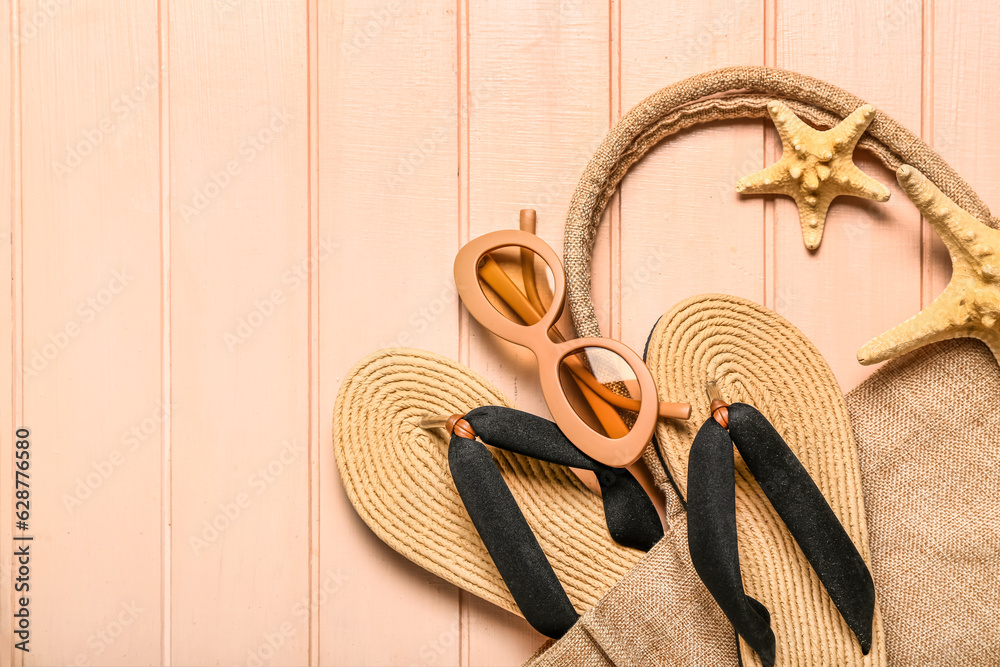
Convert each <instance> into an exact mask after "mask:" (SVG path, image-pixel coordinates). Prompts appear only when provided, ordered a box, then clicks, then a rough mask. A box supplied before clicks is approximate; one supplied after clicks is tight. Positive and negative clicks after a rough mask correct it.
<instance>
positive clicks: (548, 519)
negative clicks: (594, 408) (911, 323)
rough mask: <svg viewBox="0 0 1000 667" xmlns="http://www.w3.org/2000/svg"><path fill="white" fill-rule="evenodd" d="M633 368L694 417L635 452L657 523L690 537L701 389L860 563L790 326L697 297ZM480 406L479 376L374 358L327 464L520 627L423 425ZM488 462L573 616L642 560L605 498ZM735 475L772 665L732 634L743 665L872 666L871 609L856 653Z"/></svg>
mask: <svg viewBox="0 0 1000 667" xmlns="http://www.w3.org/2000/svg"><path fill="white" fill-rule="evenodd" d="M646 362H647V366H648V367H649V369H650V371H651V373H652V375H653V377H654V379H655V381H656V384H657V388H658V392H659V398H660V400H664V401H670V400H688V401H690V402H691V403H692V406H693V410H694V414H693V416H692V419H691V420H688V421H684V422H681V421H672V420H660V422H659V424H658V426H657V430H656V439H655V441H654V442H653V443H652V444H651V445H650V446H649V447H648V448H647V452H646V454H645V458H646V461H647V463H650V464H651V467H652V468H653V469H654V473H655V474H656V476H657V477H658V481H659V482H660V484H661V486H662V487H663V488H664V490H665V491H666V492H667V495H668V498H669V499H670V500H669V505H668V508H667V511H668V521H673V522H674V523H676V524H677V525H687V519H689V518H691V517H689V516H687V514H686V512H687V509H686V507H685V505H686V503H687V501H688V500H689V489H688V473H689V471H688V462H689V456H690V454H691V448H692V443H693V442H694V441H695V438H696V435H697V431H698V429H699V427H701V425H702V424H703V423H705V422H706V420H708V419H710V417H711V410H710V405H709V399H708V397H707V396H706V395H705V383H706V380H710V379H714V380H716V381H717V382H718V384H719V387H720V389H721V392H722V394H723V395H724V396H725V397H726V399H727V400H728V401H729V402H730V403H745V404H749V405H751V406H754V407H755V409H756V410H758V411H759V412H760V413H761V414H762V415H763V417H764V418H766V420H768V421H769V422H770V424H772V425H773V427H774V429H775V430H776V431H777V433H779V434H780V436H781V438H783V439H784V441H785V442H787V444H788V446H789V448H790V450H791V452H792V453H794V456H795V457H796V458H797V460H798V461H799V462H801V465H802V467H803V468H804V470H805V471H806V472H807V473H808V475H809V477H810V478H811V479H812V480H813V481H814V482H815V486H816V488H817V489H818V491H819V493H821V494H822V497H823V498H825V500H826V503H828V505H829V508H830V510H831V511H832V514H833V515H834V517H835V518H836V520H838V521H839V524H840V525H841V526H842V527H843V531H844V533H845V535H846V537H847V538H848V539H849V541H850V544H851V545H853V547H854V548H855V549H856V552H857V553H858V554H859V557H860V558H862V559H864V561H868V560H869V553H868V536H867V530H866V525H865V513H864V505H863V498H862V493H861V477H860V472H859V468H858V461H857V452H856V449H855V445H854V440H853V436H852V432H851V427H850V423H849V421H848V416H847V410H846V407H845V404H844V399H843V396H842V394H841V392H840V389H839V386H838V384H837V381H836V379H835V378H834V376H833V374H832V372H831V371H830V369H829V367H828V366H827V364H826V362H825V361H824V360H823V359H822V357H821V356H820V354H819V352H818V351H817V350H816V348H815V347H814V346H813V345H812V343H810V342H809V341H808V340H807V339H806V338H805V337H804V336H803V335H802V334H801V333H800V332H799V331H798V330H797V329H795V328H794V327H793V326H792V325H791V324H790V323H788V322H787V321H786V320H784V319H783V318H781V317H780V316H778V315H777V314H775V313H773V312H771V311H768V310H766V309H764V308H762V307H761V306H758V305H756V304H754V303H752V302H749V301H746V300H743V299H739V298H735V297H729V296H723V295H706V296H701V297H695V298H692V299H688V300H687V301H684V302H682V303H680V304H678V305H677V306H675V307H674V308H673V309H672V310H671V311H670V312H668V313H667V314H666V315H664V316H663V317H662V318H661V319H660V321H659V322H658V323H657V325H656V326H655V328H654V329H653V331H652V333H651V335H650V339H649V342H648V345H647V352H646ZM482 406H501V407H505V408H513V407H514V406H513V405H512V404H511V403H510V401H509V400H508V399H507V398H506V397H504V396H503V395H502V394H501V393H500V392H499V391H498V390H497V389H496V388H495V387H494V386H493V385H492V384H491V383H490V382H488V381H487V380H486V379H484V378H482V377H481V376H479V375H477V374H476V373H475V372H473V371H471V370H469V369H467V368H464V367H462V366H461V365H459V364H457V363H455V362H453V361H450V360H449V359H447V358H444V357H442V356H439V355H435V354H431V353H427V352H421V351H418V350H410V349H398V348H397V349H390V350H383V351H381V352H378V353H376V354H374V355H372V356H370V357H368V358H366V359H364V360H362V361H361V362H360V363H359V364H358V365H357V366H355V368H354V369H353V370H352V371H351V372H350V373H349V375H348V376H347V378H346V379H345V380H344V382H343V385H342V386H341V389H340V393H339V394H338V398H337V403H336V411H335V419H334V447H335V455H336V459H337V462H338V466H339V468H340V474H341V479H342V481H343V484H344V488H345V489H346V491H347V494H348V496H349V498H350V500H351V502H352V503H353V505H354V507H355V508H356V510H357V511H358V513H359V515H360V516H361V517H362V518H363V519H364V521H365V522H366V523H367V524H368V525H369V526H370V527H371V529H372V530H373V531H374V532H375V533H376V534H377V535H378V536H379V537H380V538H381V539H382V540H383V541H385V542H386V543H387V544H388V545H389V546H391V547H392V548H393V549H395V550H396V551H398V552H399V553H401V554H403V555H404V556H406V557H407V558H409V559H410V560H412V561H414V562H415V563H416V564H418V565H420V566H421V567H423V568H424V569H426V570H428V571H430V572H432V573H434V574H436V575H438V576H440V577H442V578H443V579H445V580H447V581H450V582H451V583H453V584H455V585H457V586H459V587H461V588H463V589H465V590H467V591H469V592H470V593H472V594H474V595H477V596H479V597H481V598H483V599H486V600H489V601H490V602H492V603H494V604H497V605H498V606H500V607H503V608H505V609H507V610H509V611H511V612H513V613H515V614H521V613H522V612H521V610H520V609H519V607H518V604H517V602H516V601H515V599H514V596H512V594H511V592H510V591H509V590H508V586H507V585H506V584H505V583H504V579H503V578H502V577H501V575H500V572H499V570H498V568H497V566H496V565H495V564H494V559H493V558H491V556H490V552H489V551H488V550H487V546H486V545H485V544H484V540H483V538H481V537H480V534H479V532H477V530H476V525H475V524H474V522H473V519H472V518H470V515H469V512H468V511H467V509H466V506H467V504H468V502H467V500H468V499H467V498H466V499H465V501H464V500H463V497H462V495H460V493H459V489H458V488H457V487H456V481H458V480H456V479H455V478H453V475H452V468H451V467H450V465H449V446H450V443H449V440H450V438H449V436H448V434H447V433H446V432H445V431H444V430H441V429H427V428H422V427H421V426H420V422H421V420H422V419H423V418H425V417H427V416H428V415H439V414H466V413H469V412H472V411H473V410H475V409H476V408H481V407H482ZM484 440H486V442H487V443H488V444H493V443H490V441H489V440H488V439H486V438H484ZM491 453H492V457H493V462H494V463H495V465H496V468H497V469H498V470H499V475H500V477H502V480H503V481H504V482H505V483H506V488H507V489H509V494H510V496H512V498H513V500H514V501H515V502H516V504H517V507H518V508H519V509H520V512H521V514H522V515H523V517H524V521H525V522H526V524H527V526H528V527H529V528H530V531H531V533H533V535H534V538H535V539H536V540H537V544H538V546H539V547H540V550H541V552H542V553H544V556H545V558H546V559H547V562H548V564H549V565H550V566H551V570H552V572H553V573H554V576H555V578H556V579H557V580H558V582H559V583H560V584H561V588H562V589H563V590H564V591H565V596H566V598H567V599H568V601H569V604H571V605H572V608H573V610H575V612H576V613H580V614H582V613H585V612H586V611H587V610H588V609H590V608H592V607H593V606H594V605H595V604H596V603H597V601H598V600H599V599H600V598H601V597H602V596H604V595H605V594H606V593H607V592H608V591H609V590H611V588H612V587H614V586H615V585H616V583H618V582H619V581H620V580H622V579H623V578H624V577H626V576H627V575H628V573H629V571H630V570H631V569H632V568H633V567H634V566H635V565H636V564H637V563H638V562H639V560H640V559H642V558H643V556H644V555H645V554H644V551H643V550H641V549H636V548H631V547H628V546H623V545H622V544H619V543H618V542H616V541H615V540H614V539H613V538H612V536H611V535H612V532H611V531H610V530H609V525H610V518H606V517H605V511H604V504H602V498H601V497H600V496H598V495H596V494H594V493H593V492H591V491H590V490H588V489H587V488H586V487H585V486H584V485H583V484H582V483H581V482H580V481H579V479H578V478H577V477H576V476H575V475H573V474H572V473H571V472H570V471H569V469H567V468H566V467H564V466H561V465H557V464H554V463H549V462H545V461H540V460H538V459H536V458H533V457H527V456H523V455H521V454H517V453H513V452H510V451H506V450H504V449H500V448H494V449H493V450H492V452H491ZM733 467H734V480H735V484H734V491H735V498H734V500H735V524H736V532H737V534H738V571H739V573H740V574H741V575H742V586H743V588H744V589H745V594H746V596H747V597H749V598H752V599H753V600H755V601H757V602H758V603H759V604H760V605H762V606H763V607H764V608H766V610H767V612H768V617H769V618H768V624H769V627H770V631H771V632H773V636H774V641H775V645H774V653H773V655H764V656H763V657H762V656H761V655H760V654H758V651H759V650H760V646H759V643H757V642H754V643H747V641H748V640H747V639H746V638H743V637H740V638H739V642H740V647H739V649H740V650H739V655H740V658H741V660H742V662H743V664H744V665H756V664H770V663H773V664H779V665H781V664H808V665H820V664H831V665H833V664H837V665H847V664H865V665H868V664H870V665H879V664H884V662H885V650H884V637H883V631H882V623H881V616H880V613H879V611H878V608H877V605H876V606H875V607H874V611H873V614H874V617H873V619H872V622H871V626H870V631H871V637H870V640H869V641H870V646H869V645H867V642H865V641H859V640H858V637H857V636H856V632H857V628H854V629H853V630H852V627H851V626H849V625H848V622H847V621H845V620H844V616H843V615H842V613H841V611H840V610H838V608H837V605H836V604H835V603H834V601H833V599H832V598H831V596H830V594H829V592H828V591H827V587H826V586H825V585H824V582H823V581H821V579H820V576H819V575H818V574H817V570H816V569H815V568H814V566H813V564H811V563H810V560H809V559H807V557H806V555H805V554H804V553H803V550H802V548H801V547H800V546H799V544H798V543H797V541H796V539H795V537H794V536H793V535H792V533H791V532H790V531H789V528H788V527H786V525H785V522H784V521H783V520H782V517H781V515H779V513H778V511H777V510H776V509H775V508H774V506H773V505H772V504H771V502H770V501H769V499H768V495H767V494H766V493H765V491H764V489H763V488H762V485H764V486H766V484H764V482H763V481H761V482H758V480H757V479H755V477H754V475H753V474H752V473H751V470H750V468H748V465H747V463H746V462H745V461H744V460H743V458H742V456H741V455H740V453H738V452H734V463H733ZM678 534H679V533H678V532H676V531H668V537H667V539H679V538H678V537H677V536H678ZM680 535H681V538H682V539H683V538H686V537H687V534H686V533H680ZM683 548H684V549H685V551H686V550H687V545H686V544H685V545H683ZM813 560H815V558H814V559H813ZM826 583H827V584H828V585H829V584H830V580H829V578H827V581H826ZM521 602H522V606H523V604H524V601H523V599H522V600H521ZM729 636H730V637H732V635H731V634H730V635H729ZM660 640H661V641H663V642H666V643H669V642H674V641H687V639H686V638H677V637H669V636H665V637H662V638H660ZM751 642H753V638H751ZM862 644H866V645H865V646H864V647H863V646H862ZM869 648H870V650H867V651H866V649H869ZM765 653H766V651H765Z"/></svg>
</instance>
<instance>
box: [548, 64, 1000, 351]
mask: <svg viewBox="0 0 1000 667" xmlns="http://www.w3.org/2000/svg"><path fill="white" fill-rule="evenodd" d="M774 99H780V100H781V101H782V102H784V103H785V104H786V105H787V106H788V107H789V108H790V109H791V110H792V111H794V112H795V113H796V114H797V115H798V116H799V117H800V118H802V119H803V120H807V121H809V122H810V123H813V124H815V125H818V126H824V127H833V126H834V125H836V124H837V123H838V122H840V120H841V119H842V118H844V117H846V116H847V115H848V114H850V112H851V111H854V110H855V109H857V108H858V107H859V106H861V105H862V104H865V102H864V100H862V99H861V98H859V97H856V96H854V95H852V94H851V93H848V92H847V91H845V90H843V89H841V88H838V87H837V86H834V85H831V84H829V83H826V82H825V81H821V80H819V79H814V78H812V77H809V76H805V75H802V74H797V73H795V72H790V71H787V70H781V69H774V68H769V67H756V66H740V67H727V68H724V69H718V70H713V71H710V72H706V73H704V74H699V75H697V76H693V77H691V78H689V79H684V80H683V81H679V82H677V83H675V84H672V85H670V86H667V87H666V88H663V89H661V90H659V91H658V92H656V93H653V94H652V95H650V96H649V97H647V98H646V99H645V100H643V101H642V102H640V103H639V104H637V105H636V106H635V107H633V108H632V110H631V111H629V112H628V113H627V114H625V115H624V116H623V117H622V118H621V119H620V120H619V121H618V122H617V123H615V126H614V127H613V128H611V131H610V132H609V133H608V135H607V136H606V137H605V138H604V141H602V142H601V145H600V146H599V147H598V148H597V152H596V153H595V155H594V157H593V158H591V160H590V162H589V164H588V165H587V167H586V169H585V171H584V173H583V176H582V177H581V178H580V182H579V184H578V185H577V187H576V191H575V192H574V193H573V198H572V199H571V200H570V205H569V212H568V213H567V217H566V231H565V238H564V243H563V265H564V267H565V270H566V297H567V300H568V301H569V308H570V312H571V314H572V316H573V324H574V326H575V327H576V332H577V335H578V336H600V335H601V329H600V326H599V325H598V323H597V317H596V316H595V314H594V304H593V299H592V298H591V287H590V276H591V261H592V258H593V250H594V240H595V239H596V237H597V229H598V227H599V226H600V223H601V216H602V215H603V213H604V209H605V208H607V205H608V201H609V200H610V199H611V196H612V195H613V194H614V192H615V190H616V189H617V188H618V184H619V183H620V182H621V180H622V178H624V177H625V174H626V173H627V172H628V169H629V167H631V166H632V165H633V164H634V163H635V162H636V161H637V160H639V158H641V157H642V156H643V155H645V154H646V153H647V152H648V151H649V150H650V149H651V148H652V147H653V146H655V145H656V144H657V143H659V142H660V141H662V140H663V139H664V138H666V137H668V136H670V135H672V134H675V133H677V132H679V131H681V130H683V129H686V128H689V127H692V126H694V125H698V124H700V123H707V122H711V121H719V120H735V119H737V118H766V117H767V115H768V114H767V104H768V103H769V102H770V101H772V100H774ZM859 145H860V146H863V147H864V148H865V149H867V150H869V151H871V152H872V153H874V154H875V156H876V157H878V159H879V160H880V161H881V162H882V163H883V164H884V165H885V166H886V167H888V168H889V169H891V170H893V171H895V170H896V169H897V168H898V167H899V166H900V165H901V164H903V163H906V164H909V165H912V166H913V167H916V168H917V169H918V170H919V171H920V172H922V173H923V174H924V175H925V176H926V177H927V178H928V179H930V180H931V182H933V183H934V184H935V185H936V186H937V187H938V188H940V189H941V191H942V192H944V193H945V195H947V196H948V197H949V198H950V199H951V200H953V201H954V202H955V203H956V204H958V206H960V207H961V208H963V209H965V210H966V211H968V212H969V213H971V214H972V215H974V216H976V217H977V218H979V219H980V220H981V221H983V223H985V224H987V225H989V226H990V227H993V228H994V229H997V228H1000V219H997V218H994V217H992V215H991V214H990V211H989V208H987V206H986V204H985V203H983V201H982V200H981V199H980V198H979V196H978V195H977V194H976V193H975V191H974V190H973V189H972V188H971V187H970V186H969V184H968V183H966V182H965V181H964V180H963V179H962V177H961V176H959V175H958V173H957V172H956V171H955V170H954V169H952V168H951V166H949V165H948V163H947V162H945V161H944V159H943V158H942V157H941V156H940V155H938V154H937V153H936V152H935V151H934V150H933V149H931V148H930V147H929V146H927V144H925V143H924V142H923V141H921V140H920V138H919V137H917V136H916V135H915V134H913V133H912V132H910V131H909V130H907V129H906V128H905V127H903V126H902V125H900V124H899V123H898V122H896V121H895V120H893V119H892V118H890V117H889V116H887V115H885V114H884V113H882V112H881V111H878V110H876V112H875V118H874V119H873V120H872V122H871V124H870V125H869V126H868V130H867V132H866V133H865V135H864V136H863V137H862V139H861V141H860V142H859Z"/></svg>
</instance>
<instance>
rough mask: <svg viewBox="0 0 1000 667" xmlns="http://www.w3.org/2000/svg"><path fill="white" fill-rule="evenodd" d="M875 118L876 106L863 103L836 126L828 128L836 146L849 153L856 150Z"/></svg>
mask: <svg viewBox="0 0 1000 667" xmlns="http://www.w3.org/2000/svg"><path fill="white" fill-rule="evenodd" d="M874 119H875V107H873V106H872V105H870V104H863V105H861V106H860V107H858V108H857V109H855V110H854V111H852V112H851V114H850V115H848V116H847V118H845V119H844V120H842V121H841V122H840V123H839V124H838V125H837V126H836V127H834V128H832V129H830V130H827V132H829V133H830V137H831V138H832V139H833V141H834V146H836V148H837V149H838V150H839V151H841V152H843V153H846V154H848V155H850V154H851V153H853V152H854V147H855V146H857V145H858V140H859V139H861V135H862V134H864V133H865V130H867V129H868V126H869V125H870V124H871V122H872V120H874Z"/></svg>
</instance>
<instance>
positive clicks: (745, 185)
mask: <svg viewBox="0 0 1000 667" xmlns="http://www.w3.org/2000/svg"><path fill="white" fill-rule="evenodd" d="M793 182H794V179H793V178H792V177H791V176H789V174H788V166H787V165H786V164H785V162H784V160H779V161H777V162H775V163H774V164H772V165H771V166H770V167H767V168H765V169H763V170H761V171H758V172H755V173H753V174H750V175H749V176H744V177H743V178H741V179H740V180H739V181H738V182H737V183H736V191H737V192H739V193H740V194H745V195H760V194H785V193H786V192H787V191H788V188H789V187H790V186H791V185H792V183H793Z"/></svg>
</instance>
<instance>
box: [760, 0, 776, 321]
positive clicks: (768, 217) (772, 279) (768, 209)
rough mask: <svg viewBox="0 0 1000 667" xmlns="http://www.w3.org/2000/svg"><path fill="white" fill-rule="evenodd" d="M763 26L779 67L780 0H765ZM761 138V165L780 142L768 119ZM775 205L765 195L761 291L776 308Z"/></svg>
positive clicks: (769, 54)
mask: <svg viewBox="0 0 1000 667" xmlns="http://www.w3.org/2000/svg"><path fill="white" fill-rule="evenodd" d="M762 9H763V14H764V18H763V24H764V25H763V28H764V40H763V41H764V66H765V67H777V63H778V2H777V0H763V7H762ZM761 131H762V135H761V141H762V143H763V146H762V152H761V154H762V155H763V156H764V160H763V163H762V164H761V168H762V169H763V168H764V165H766V164H768V161H769V160H774V159H776V157H777V156H776V153H777V146H776V142H775V140H774V137H773V136H772V135H771V133H770V132H769V131H768V126H767V121H766V120H765V121H764V123H763V126H762V130H761ZM776 207H777V203H776V202H775V198H774V197H773V196H772V197H765V198H764V201H763V203H762V206H761V213H762V216H763V225H762V227H763V236H764V238H763V242H764V253H763V260H764V262H763V263H764V266H763V272H762V274H763V281H762V284H761V292H762V297H763V301H764V306H765V307H767V308H771V309H774V308H775V307H776V303H777V275H778V256H777V253H776V252H775V247H776V244H777V239H776V238H775V235H776V234H777V230H776V227H777V225H776V216H777V212H776V210H775V209H776Z"/></svg>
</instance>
